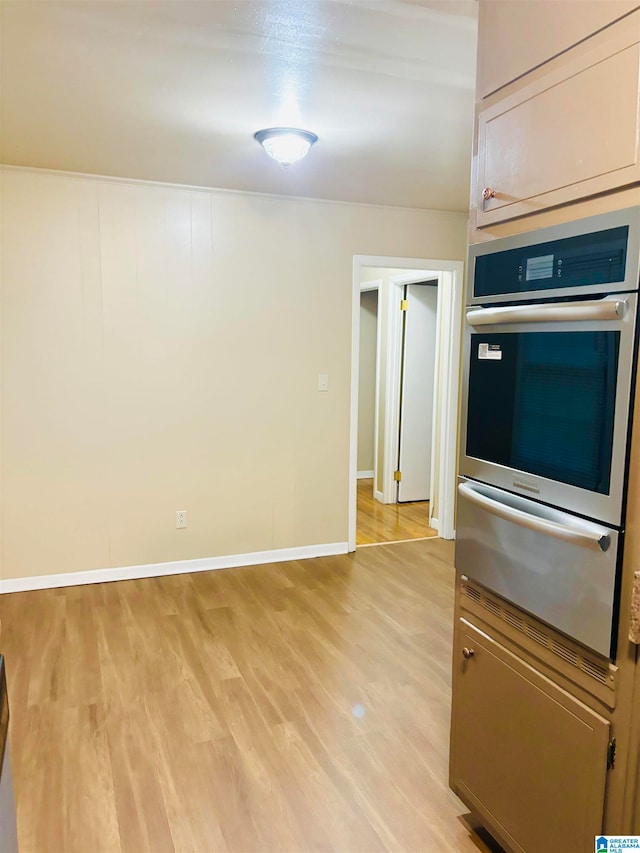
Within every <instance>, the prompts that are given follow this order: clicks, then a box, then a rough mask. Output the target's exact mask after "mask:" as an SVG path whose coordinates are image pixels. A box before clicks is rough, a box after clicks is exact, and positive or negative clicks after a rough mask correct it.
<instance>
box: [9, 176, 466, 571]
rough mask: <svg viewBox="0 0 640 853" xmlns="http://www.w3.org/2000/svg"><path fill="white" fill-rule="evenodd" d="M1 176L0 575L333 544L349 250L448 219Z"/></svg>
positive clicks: (428, 239)
mask: <svg viewBox="0 0 640 853" xmlns="http://www.w3.org/2000/svg"><path fill="white" fill-rule="evenodd" d="M0 179H1V190H2V202H3V216H2V250H3V256H2V314H1V317H2V386H1V391H2V453H3V457H2V458H3V468H2V483H1V486H2V533H3V541H2V568H1V572H2V577H3V578H5V579H6V578H14V577H25V576H30V575H43V574H48V573H56V572H71V571H80V570H89V569H94V568H102V567H109V566H126V565H135V564H141V563H142V564H144V563H154V562H164V561H170V560H183V559H191V558H197V557H209V556H218V555H226V554H236V553H246V552H250V551H260V550H267V549H274V548H285V547H294V546H301V545H313V544H320V543H331V542H343V541H346V539H347V500H348V448H349V393H350V336H351V288H352V259H353V255H354V254H373V253H375V254H378V255H395V256H421V255H426V256H430V257H443V258H462V257H463V256H464V252H465V222H466V214H451V213H438V212H429V211H408V210H398V209H390V208H377V207H368V206H358V205H346V204H331V203H323V202H312V201H305V200H292V199H286V198H277V197H269V196H258V195H250V194H242V193H231V192H215V191H197V190H189V189H180V188H170V187H165V186H162V185H153V184H146V185H145V184H136V183H130V182H124V181H123V182H119V181H108V180H100V179H93V178H86V177H81V176H70V175H58V174H51V173H46V172H37V171H21V170H13V169H8V168H7V169H4V170H2V172H0ZM319 373H328V374H329V392H328V393H318V391H317V382H318V374H319ZM177 509H186V510H188V513H189V516H188V518H189V526H188V528H187V529H186V530H176V529H175V511H176V510H177Z"/></svg>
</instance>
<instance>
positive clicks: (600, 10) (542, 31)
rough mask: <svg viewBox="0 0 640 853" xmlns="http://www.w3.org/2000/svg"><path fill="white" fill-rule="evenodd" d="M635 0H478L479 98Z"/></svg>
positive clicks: (604, 22)
mask: <svg viewBox="0 0 640 853" xmlns="http://www.w3.org/2000/svg"><path fill="white" fill-rule="evenodd" d="M637 6H638V2H637V0H607V2H606V3H603V2H602V0H580V6H579V7H578V6H577V5H576V2H575V0H527V2H526V3H522V2H520V3H518V2H514V0H480V4H479V12H478V83H477V91H478V96H479V97H480V98H485V97H486V96H487V95H489V94H491V92H495V91H496V89H500V88H501V87H502V86H505V85H506V84H507V83H510V82H512V81H513V80H515V79H517V78H518V77H521V76H522V75H523V74H526V72H527V71H531V70H532V69H533V68H536V67H537V66H538V65H542V63H543V62H547V61H548V60H549V59H551V58H552V57H554V56H557V55H558V54H559V53H562V52H563V51H565V50H568V49H569V48H570V47H572V46H573V45H575V44H577V43H578V42H580V41H582V40H583V39H585V38H587V37H588V36H590V35H593V33H595V32H597V31H598V30H600V29H602V28H603V27H606V26H608V25H609V24H611V23H613V22H614V21H615V20H616V19H617V18H621V17H622V16H623V15H626V14H628V13H629V12H631V11H633V9H635V8H636V7H637Z"/></svg>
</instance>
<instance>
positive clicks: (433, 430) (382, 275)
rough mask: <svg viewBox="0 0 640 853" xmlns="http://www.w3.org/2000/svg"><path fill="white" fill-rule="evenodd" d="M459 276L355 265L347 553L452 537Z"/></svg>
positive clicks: (454, 270) (416, 266) (371, 261)
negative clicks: (367, 546) (370, 546)
mask: <svg viewBox="0 0 640 853" xmlns="http://www.w3.org/2000/svg"><path fill="white" fill-rule="evenodd" d="M462 272H463V264H462V263H461V262H454V261H442V260H438V261H429V260H425V261H422V262H418V261H415V260H413V259H411V260H410V259H398V258H379V257H376V258H372V257H364V256H359V257H355V258H354V278H353V286H354V290H353V346H352V399H351V414H352V425H351V453H350V457H351V460H350V461H351V465H350V518H349V522H350V523H349V547H350V550H354V549H355V547H356V545H364V544H375V543H378V542H393V541H403V540H406V539H418V538H426V537H429V536H435V535H440V536H442V537H443V538H452V537H453V535H454V531H453V503H454V493H455V458H456V422H457V399H458V373H459V348H460V325H461V315H460V312H461V310H462Z"/></svg>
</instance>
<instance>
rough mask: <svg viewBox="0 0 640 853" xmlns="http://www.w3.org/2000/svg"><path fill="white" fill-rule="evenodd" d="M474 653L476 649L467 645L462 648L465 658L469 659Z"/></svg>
mask: <svg viewBox="0 0 640 853" xmlns="http://www.w3.org/2000/svg"><path fill="white" fill-rule="evenodd" d="M474 655H475V651H474V650H473V649H468V648H467V647H466V646H465V647H464V649H463V650H462V657H463V658H464V659H465V660H469V658H472V657H473V656H474Z"/></svg>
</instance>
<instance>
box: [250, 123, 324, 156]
mask: <svg viewBox="0 0 640 853" xmlns="http://www.w3.org/2000/svg"><path fill="white" fill-rule="evenodd" d="M254 138H255V139H256V140H257V141H258V142H259V143H260V145H262V147H263V148H264V150H265V151H266V152H267V154H268V155H269V157H272V158H273V159H274V160H276V161H277V162H278V163H281V164H282V165H283V166H290V165H291V164H292V163H296V162H297V161H298V160H302V158H303V157H306V155H307V154H308V153H309V149H310V148H311V146H312V145H313V143H314V142H317V141H318V137H317V136H316V135H315V133H311V132H310V131H308V130H298V128H295V127H268V128H266V129H265V130H259V131H258V132H257V133H254Z"/></svg>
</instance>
